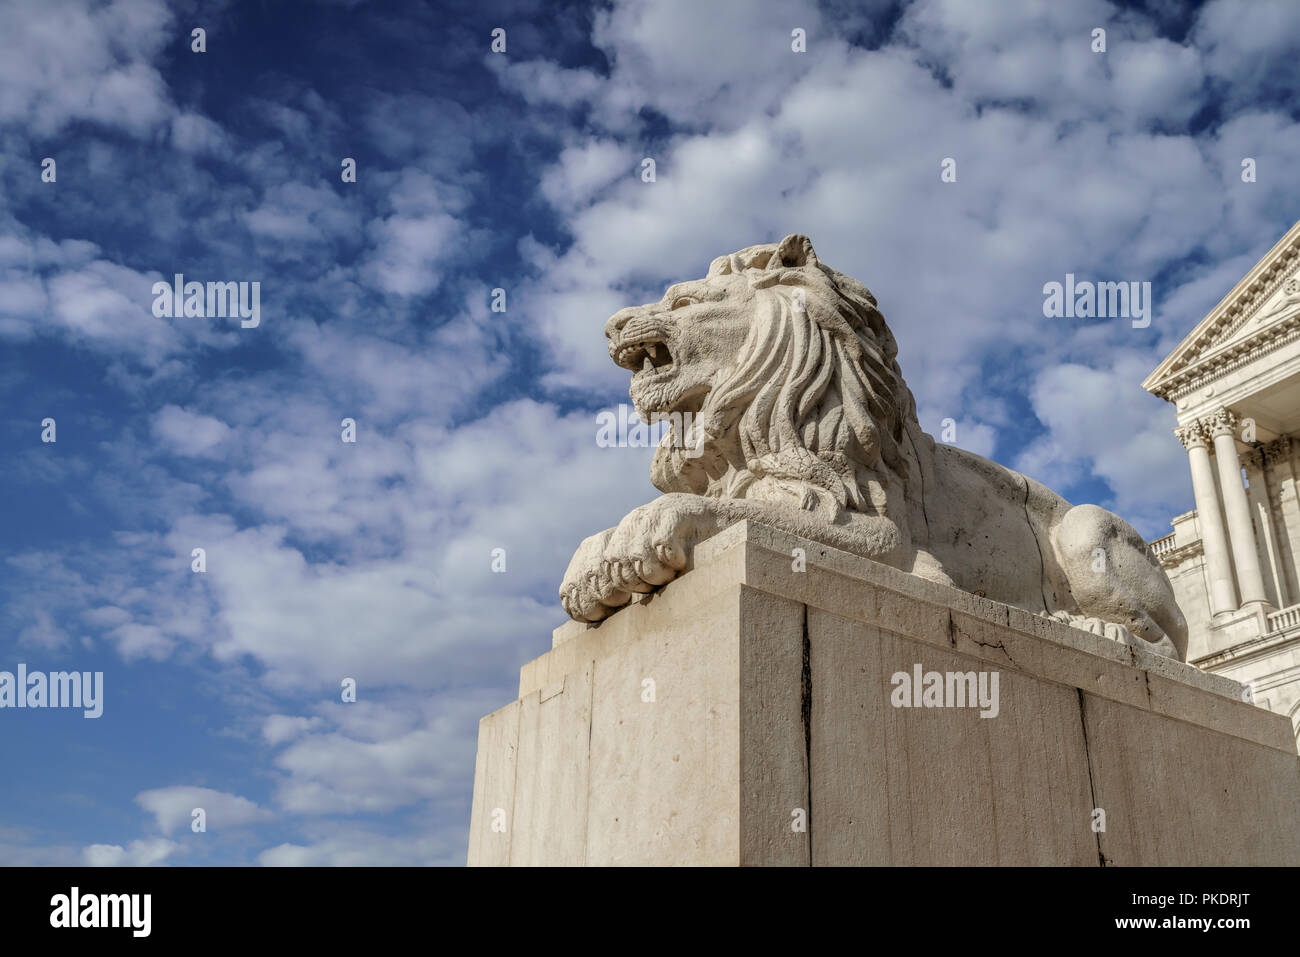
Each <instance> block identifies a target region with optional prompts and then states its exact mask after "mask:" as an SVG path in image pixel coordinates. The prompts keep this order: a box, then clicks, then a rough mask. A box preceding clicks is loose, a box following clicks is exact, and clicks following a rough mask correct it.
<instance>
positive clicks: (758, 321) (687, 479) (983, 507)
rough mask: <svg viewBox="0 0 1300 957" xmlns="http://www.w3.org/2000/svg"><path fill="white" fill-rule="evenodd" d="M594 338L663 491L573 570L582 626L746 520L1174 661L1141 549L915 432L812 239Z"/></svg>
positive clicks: (1155, 566) (870, 308)
mask: <svg viewBox="0 0 1300 957" xmlns="http://www.w3.org/2000/svg"><path fill="white" fill-rule="evenodd" d="M605 335H606V336H607V337H608V338H609V354H610V357H611V358H612V359H613V360H614V362H616V363H617V364H618V365H620V366H622V367H624V368H626V369H629V370H631V371H632V372H633V373H634V375H633V377H632V384H631V388H630V390H629V391H630V395H631V398H632V401H633V404H634V405H635V407H636V410H637V413H638V415H639V416H640V417H641V419H642V420H643V421H646V422H653V421H662V420H668V421H670V422H671V426H670V428H669V430H668V431H667V432H666V433H665V435H664V437H663V439H662V441H661V442H660V444H659V447H658V448H657V450H656V452H655V457H654V462H653V465H652V466H651V478H652V480H653V482H654V484H655V486H656V487H657V488H658V489H660V491H662V492H663V493H664V494H663V495H662V496H661V497H659V498H657V499H655V500H654V501H652V502H650V503H649V504H648V505H643V506H641V507H640V508H637V509H635V510H634V511H632V512H631V513H630V514H628V515H627V517H626V518H624V519H623V521H621V522H620V523H619V524H618V526H617V527H616V528H611V529H607V530H605V531H603V532H601V533H599V534H598V535H593V536H592V537H590V538H588V539H586V540H585V541H584V542H583V543H582V544H581V545H580V546H579V548H578V550H577V553H576V554H575V555H574V556H573V560H572V561H571V562H570V563H569V568H568V571H567V572H566V573H565V576H564V582H563V584H562V585H561V586H560V597H561V599H562V602H563V605H564V609H565V611H566V612H567V613H568V614H569V615H570V616H571V617H573V618H575V619H577V620H578V621H587V622H595V621H599V620H600V619H602V618H605V617H607V616H608V615H610V614H612V613H613V612H614V611H616V610H617V609H618V608H619V607H621V606H623V605H625V604H627V603H628V602H629V601H631V600H632V599H633V596H634V595H635V594H636V593H645V592H651V591H654V590H655V589H657V588H659V587H661V586H663V585H664V584H666V583H667V582H669V581H671V580H672V579H673V578H675V577H676V576H678V575H680V574H682V573H683V572H684V571H686V570H687V569H688V568H689V567H690V565H691V558H692V549H693V548H694V546H695V545H696V544H697V543H698V542H700V541H703V540H704V539H706V538H708V537H710V536H711V535H714V534H716V533H717V532H719V531H721V530H722V529H724V528H726V527H728V526H729V525H731V524H733V523H735V522H738V521H740V520H742V519H746V518H750V519H754V520H755V521H758V522H761V523H763V524H766V525H770V526H773V527H775V528H778V529H782V530H784V531H786V532H790V533H793V534H796V535H800V536H803V537H805V538H808V539H811V540H813V541H816V542H820V543H822V544H825V545H830V546H832V547H835V548H839V549H842V550H844V551H847V552H852V553H854V554H857V555H862V556H865V557H867V558H870V559H873V560H875V561H878V562H883V563H885V564H887V565H892V566H893V567H895V568H899V569H902V570H903V571H906V572H910V573H911V574H913V575H919V576H920V577H922V578H926V579H929V580H931V581H936V582H942V583H943V584H945V585H952V586H954V587H956V588H961V589H963V590H965V591H968V592H972V593H974V594H977V595H983V596H985V597H987V598H990V599H993V600H995V601H1000V602H1004V603H1006V604H1009V605H1016V606H1018V607H1020V608H1024V609H1026V610H1028V611H1031V612H1034V613H1036V614H1041V615H1044V616H1048V617H1051V618H1054V619H1056V620H1058V621H1063V622H1065V623H1067V624H1070V625H1073V626H1075V627H1080V628H1084V629H1087V630H1089V631H1092V632H1094V633H1096V634H1099V635H1102V636H1104V637H1108V638H1111V639H1114V640H1116V641H1122V642H1125V643H1126V644H1129V645H1130V646H1134V647H1145V648H1147V649H1149V650H1151V651H1154V652H1156V653H1158V654H1162V655H1165V656H1167V657H1170V658H1176V659H1179V660H1183V659H1184V658H1185V656H1186V653H1187V626H1186V623H1185V622H1184V620H1183V616H1182V614H1181V612H1180V611H1179V609H1178V605H1177V604H1176V603H1175V601H1174V594H1173V589H1172V587H1171V586H1170V584H1169V579H1168V578H1167V577H1166V576H1165V573H1164V570H1163V569H1162V568H1161V567H1160V564H1159V562H1158V561H1157V560H1156V558H1155V556H1154V554H1153V553H1152V552H1151V550H1150V548H1149V547H1148V546H1147V544H1146V542H1145V541H1144V540H1143V539H1142V537H1141V536H1140V535H1139V534H1138V533H1137V532H1136V531H1135V530H1134V529H1133V528H1132V527H1131V526H1130V525H1129V524H1128V523H1126V522H1125V521H1123V520H1122V519H1120V518H1119V517H1118V516H1116V515H1113V514H1111V513H1110V512H1107V511H1105V510H1104V509H1101V508H1098V507H1097V506H1095V505H1076V506H1072V505H1070V503H1069V502H1067V501H1065V499H1063V498H1061V497H1060V496H1059V495H1057V494H1056V493H1055V492H1053V491H1051V490H1050V489H1048V488H1046V487H1045V486H1043V485H1040V484H1039V483H1038V482H1036V481H1034V480H1033V479H1030V478H1026V477H1025V476H1023V475H1021V474H1019V473H1018V472H1013V471H1011V470H1010V469H1007V468H1003V467H1002V466H1000V465H998V464H997V463H995V462H991V461H989V460H988V459H985V458H982V457H981V456H978V455H974V454H972V453H970V452H966V451H963V450H962V449H959V448H955V447H953V446H950V445H943V444H937V443H936V442H935V441H934V439H933V438H931V437H930V436H929V435H927V434H926V433H925V432H923V431H922V430H921V427H920V424H919V423H918V421H917V417H916V402H915V400H914V399H913V397H912V394H911V391H910V390H909V389H908V387H907V385H906V384H905V383H904V382H903V376H902V372H901V370H900V369H899V365H898V362H897V360H896V356H897V353H898V346H897V344H896V342H895V341H894V336H893V334H892V333H891V332H890V331H889V327H888V326H886V325H885V319H884V316H883V315H882V314H881V313H880V310H879V309H877V308H876V299H875V297H874V296H872V294H871V292H870V291H869V290H868V289H867V288H866V287H865V286H864V285H862V283H860V282H858V281H857V280H856V279H852V278H850V277H849V276H846V275H844V274H843V273H841V272H838V271H837V270H835V269H832V268H830V267H829V266H827V265H825V264H823V263H822V262H821V261H820V260H819V259H818V258H817V254H816V253H815V252H814V251H813V247H812V243H811V242H810V241H809V239H808V238H807V237H806V236H802V235H798V234H795V235H791V236H787V237H786V238H785V239H783V240H782V241H781V242H780V243H778V244H766V245H761V246H750V247H749V248H747V249H742V250H740V252H737V253H733V254H732V255H730V256H722V257H719V258H718V259H715V260H714V261H713V264H712V265H711V266H710V267H709V272H708V275H707V276H705V277H704V278H703V279H697V280H693V281H690V282H683V283H677V284H675V285H672V286H670V287H668V290H667V292H666V293H665V294H664V297H663V298H662V299H661V300H660V301H659V302H656V303H651V304H648V305H644V306H635V307H630V308H627V309H622V310H620V311H619V312H617V313H615V314H614V315H613V316H612V317H611V318H610V319H609V321H608V322H607V323H606V324H605ZM683 423H689V427H687V426H686V425H684V424H683Z"/></svg>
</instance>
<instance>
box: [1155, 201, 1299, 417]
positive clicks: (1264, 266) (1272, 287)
mask: <svg viewBox="0 0 1300 957" xmlns="http://www.w3.org/2000/svg"><path fill="white" fill-rule="evenodd" d="M1297 260H1300V222H1297V223H1296V224H1295V225H1293V226H1292V227H1291V228H1290V229H1289V230H1287V232H1286V235H1284V236H1283V237H1282V238H1281V239H1279V240H1278V241H1277V243H1275V244H1274V246H1273V248H1272V249H1270V250H1269V251H1268V252H1267V253H1266V254H1265V255H1264V256H1263V258H1261V259H1260V260H1259V262H1257V263H1256V264H1255V265H1254V267H1253V268H1252V269H1251V270H1250V272H1248V273H1247V274H1246V275H1245V276H1244V277H1243V278H1242V279H1241V281H1240V282H1238V283H1237V285H1235V286H1234V287H1233V288H1232V290H1231V291H1230V292H1229V293H1228V294H1227V295H1226V296H1224V297H1223V299H1222V300H1220V302H1219V304H1218V305H1217V306H1215V307H1214V308H1213V309H1212V310H1210V312H1209V314H1208V315H1207V316H1206V317H1205V318H1204V319H1202V320H1201V321H1200V322H1199V323H1198V324H1197V326H1196V328H1195V329H1193V330H1192V332H1191V333H1190V334H1189V335H1188V336H1187V338H1185V339H1184V340H1183V341H1182V342H1181V343H1180V344H1179V346H1178V348H1177V349H1175V350H1174V351H1173V352H1172V353H1170V355H1169V356H1168V357H1167V358H1166V359H1165V360H1164V362H1162V363H1160V365H1159V366H1157V367H1156V369H1155V370H1154V371H1153V372H1152V373H1151V374H1150V375H1149V376H1147V378H1146V380H1145V381H1144V382H1143V383H1142V388H1144V389H1146V390H1147V391H1148V392H1150V393H1152V394H1153V395H1158V396H1160V397H1161V398H1162V399H1167V400H1169V401H1171V402H1173V401H1176V400H1177V399H1179V398H1181V397H1182V396H1184V395H1186V394H1187V393H1189V392H1191V391H1193V390H1194V389H1196V388H1198V387H1199V386H1202V385H1205V384H1207V383H1208V382H1210V381H1212V380H1214V379H1216V378H1218V377H1219V376H1221V375H1224V374H1225V373H1227V372H1231V371H1232V370H1233V369H1235V368H1239V367H1240V366H1242V365H1244V364H1245V363H1246V362H1248V361H1250V359H1252V358H1255V357H1256V356H1258V355H1260V354H1261V353H1262V352H1265V351H1268V352H1271V351H1272V350H1273V349H1275V348H1278V347H1280V346H1282V345H1284V344H1286V343H1287V342H1291V341H1294V340H1295V339H1297V338H1300V316H1293V317H1291V318H1290V319H1288V320H1285V321H1283V322H1278V323H1274V324H1272V325H1269V326H1267V327H1265V328H1264V329H1261V330H1259V332H1258V333H1257V334H1255V335H1252V336H1249V337H1247V338H1246V339H1244V340H1242V341H1241V342H1229V341H1228V340H1230V339H1231V337H1232V336H1233V335H1234V334H1235V333H1236V332H1237V331H1238V330H1240V329H1241V327H1242V326H1244V325H1245V324H1246V323H1247V322H1249V321H1250V319H1251V317H1253V316H1254V315H1255V314H1256V313H1258V312H1259V310H1260V308H1261V307H1262V306H1263V305H1264V303H1266V302H1267V301H1268V300H1269V299H1271V298H1272V296H1273V294H1274V293H1275V292H1277V290H1278V289H1279V288H1280V287H1281V285H1282V283H1283V282H1284V281H1285V280H1286V277H1287V275H1288V274H1289V273H1290V272H1291V271H1292V270H1293V269H1294V268H1295V266H1296V263H1297ZM1216 343H1221V344H1226V345H1220V346H1219V347H1218V349H1217V350H1216Z"/></svg>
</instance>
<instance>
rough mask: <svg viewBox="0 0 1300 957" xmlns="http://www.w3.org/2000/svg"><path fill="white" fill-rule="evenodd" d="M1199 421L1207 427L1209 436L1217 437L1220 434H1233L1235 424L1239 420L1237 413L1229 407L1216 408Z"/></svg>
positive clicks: (1235, 428) (1235, 427)
mask: <svg viewBox="0 0 1300 957" xmlns="http://www.w3.org/2000/svg"><path fill="white" fill-rule="evenodd" d="M1201 421H1202V422H1204V423H1205V426H1206V428H1208V429H1209V432H1210V435H1211V437H1213V438H1216V439H1217V438H1218V437H1219V436H1221V435H1233V436H1235V434H1236V431H1237V424H1238V423H1239V422H1240V421H1241V420H1240V419H1239V418H1238V417H1237V413H1236V412H1233V411H1232V410H1231V409H1224V408H1218V409H1215V410H1214V411H1213V412H1211V413H1210V414H1209V415H1207V416H1206V417H1205V418H1204V419H1202V420H1201Z"/></svg>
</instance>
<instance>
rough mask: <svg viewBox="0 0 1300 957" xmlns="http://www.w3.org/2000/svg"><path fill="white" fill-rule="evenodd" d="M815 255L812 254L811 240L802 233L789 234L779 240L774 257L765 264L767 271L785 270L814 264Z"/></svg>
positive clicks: (815, 260)
mask: <svg viewBox="0 0 1300 957" xmlns="http://www.w3.org/2000/svg"><path fill="white" fill-rule="evenodd" d="M817 261H818V260H817V254H816V253H815V252H813V246H812V240H811V239H809V238H808V237H807V236H805V235H804V234H803V233H791V234H790V235H789V236H787V237H785V239H783V240H781V242H780V244H779V245H778V246H777V247H776V255H775V256H773V257H772V259H771V261H770V262H769V263H768V264H767V268H768V269H779V268H781V267H783V266H784V267H785V268H787V269H790V268H794V267H798V266H807V265H808V264H810V263H816V262H817Z"/></svg>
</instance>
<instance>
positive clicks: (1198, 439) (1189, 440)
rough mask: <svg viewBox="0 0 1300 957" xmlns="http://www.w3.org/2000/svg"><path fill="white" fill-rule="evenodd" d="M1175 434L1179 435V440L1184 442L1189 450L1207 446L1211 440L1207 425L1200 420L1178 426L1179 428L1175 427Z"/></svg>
mask: <svg viewBox="0 0 1300 957" xmlns="http://www.w3.org/2000/svg"><path fill="white" fill-rule="evenodd" d="M1174 435H1176V436H1177V437H1178V441H1179V442H1181V443H1183V448H1185V449H1187V450H1188V451H1189V452H1190V451H1191V450H1192V449H1194V448H1201V449H1203V448H1205V447H1206V445H1207V444H1208V441H1209V439H1208V436H1207V435H1206V429H1205V425H1204V424H1203V423H1202V422H1200V421H1199V420H1198V421H1195V422H1188V423H1187V424H1186V425H1180V426H1178V428H1176V429H1174Z"/></svg>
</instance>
